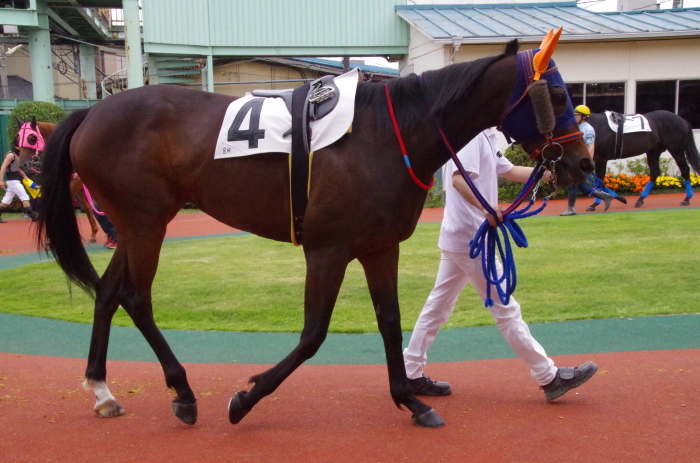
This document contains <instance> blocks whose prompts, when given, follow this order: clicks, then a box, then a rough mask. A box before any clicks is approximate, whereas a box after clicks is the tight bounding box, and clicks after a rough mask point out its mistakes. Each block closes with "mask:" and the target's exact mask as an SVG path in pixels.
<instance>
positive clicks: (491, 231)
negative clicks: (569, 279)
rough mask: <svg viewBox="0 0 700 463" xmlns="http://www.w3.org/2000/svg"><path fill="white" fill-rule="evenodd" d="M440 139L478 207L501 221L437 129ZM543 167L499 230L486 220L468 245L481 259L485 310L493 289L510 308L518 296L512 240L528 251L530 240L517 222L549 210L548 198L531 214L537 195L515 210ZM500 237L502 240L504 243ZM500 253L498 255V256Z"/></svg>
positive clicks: (537, 170) (542, 170) (540, 166)
mask: <svg viewBox="0 0 700 463" xmlns="http://www.w3.org/2000/svg"><path fill="white" fill-rule="evenodd" d="M438 130H439V131H440V135H441V136H442V139H443V141H444V143H445V145H446V146H447V148H448V150H449V152H450V156H451V157H452V160H453V161H454V163H455V165H456V166H457V170H458V171H459V173H460V174H461V175H462V178H464V181H465V182H467V185H469V188H471V190H472V192H473V193H474V196H475V197H476V199H477V200H478V201H479V204H481V206H482V207H483V208H484V209H486V212H488V213H489V214H491V215H492V216H494V217H498V216H497V214H496V211H495V210H494V209H493V208H492V207H491V205H490V204H488V202H487V201H486V199H484V197H483V196H482V195H481V193H480V192H479V190H477V188H476V186H475V185H474V182H472V179H471V178H470V177H469V174H468V173H467V171H465V170H464V167H463V166H462V163H461V162H460V161H459V158H457V155H456V154H455V152H454V150H453V149H452V146H451V145H450V144H449V142H448V141H447V137H446V136H445V134H444V132H443V131H442V129H440V128H439V127H438ZM546 170H547V169H546V168H545V167H544V163H542V162H539V163H537V165H536V166H535V168H534V169H533V170H532V174H530V177H529V178H528V180H527V182H525V184H524V185H523V188H522V189H521V190H520V193H518V196H517V197H516V198H515V200H514V201H513V203H512V204H511V205H510V206H508V208H507V209H506V210H505V211H503V212H502V216H503V221H501V222H499V223H498V225H497V226H495V227H494V226H492V225H491V224H490V223H489V221H488V220H484V223H482V224H481V227H479V230H478V231H477V232H476V236H475V237H474V239H473V240H471V242H470V243H469V256H470V257H471V258H472V259H476V258H477V257H479V256H481V268H482V271H483V273H484V277H485V278H486V300H484V305H485V306H486V307H492V306H493V298H492V297H491V287H492V286H495V287H496V291H497V292H498V298H499V300H500V301H501V302H502V303H503V304H508V303H509V302H510V296H511V295H512V294H513V292H515V287H516V286H517V283H518V277H517V273H516V271H515V259H514V258H513V248H512V246H511V244H510V237H511V236H512V238H513V242H514V243H515V244H516V246H518V247H520V248H526V247H528V242H527V238H526V237H525V233H524V232H523V230H522V228H520V225H518V224H517V223H516V222H515V221H516V220H518V219H524V218H526V217H531V216H533V215H536V214H539V213H540V212H542V210H543V209H544V208H545V207H546V206H547V202H548V200H549V198H544V203H543V204H542V206H540V207H539V208H537V209H535V210H533V211H530V209H531V208H532V206H533V205H534V204H535V199H534V195H533V198H532V199H530V200H529V201H528V204H527V205H526V206H525V207H523V208H522V209H520V210H516V209H517V208H518V206H520V205H521V204H522V203H523V201H524V200H525V198H526V197H527V195H529V194H530V193H531V192H532V191H533V190H534V189H535V187H536V186H537V185H538V184H539V182H540V180H541V179H542V176H543V175H544V174H545V172H546ZM550 170H552V172H554V166H553V165H551V166H550ZM501 235H502V237H503V239H501ZM497 252H498V254H496V253H497ZM496 255H498V257H499V259H500V261H501V263H502V265H503V272H502V273H501V275H499V274H498V264H497V260H496Z"/></svg>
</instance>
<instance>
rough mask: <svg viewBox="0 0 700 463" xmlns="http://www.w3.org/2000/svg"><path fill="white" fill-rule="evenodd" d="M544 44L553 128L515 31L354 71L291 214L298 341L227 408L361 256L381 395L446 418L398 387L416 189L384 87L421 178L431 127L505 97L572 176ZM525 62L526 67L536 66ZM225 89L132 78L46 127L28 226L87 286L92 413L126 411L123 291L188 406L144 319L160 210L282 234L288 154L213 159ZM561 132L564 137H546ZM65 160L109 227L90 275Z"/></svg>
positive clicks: (314, 318) (437, 147) (307, 335)
mask: <svg viewBox="0 0 700 463" xmlns="http://www.w3.org/2000/svg"><path fill="white" fill-rule="evenodd" d="M548 46H549V45H548ZM550 48H551V50H550V51H549V55H545V56H546V59H545V60H544V65H545V69H547V65H548V66H549V71H548V72H547V76H546V78H545V76H544V75H543V78H542V79H541V80H539V81H537V82H540V83H543V84H546V85H543V86H540V88H543V89H544V95H545V97H544V98H545V101H544V102H543V103H542V104H543V105H544V106H543V108H544V112H547V111H549V113H551V116H552V117H551V118H552V125H551V126H552V127H554V133H553V134H552V133H551V130H552V129H551V128H550V129H548V130H550V132H549V133H548V135H549V136H545V135H541V134H540V133H539V131H538V128H537V124H536V121H535V118H536V115H537V116H538V117H539V118H540V119H541V118H542V117H545V118H546V115H545V116H542V115H541V114H539V113H537V114H535V110H534V109H533V102H532V101H530V100H534V98H530V97H529V96H526V95H525V94H524V93H519V91H516V89H519V88H520V87H518V86H517V85H518V83H519V82H520V80H519V77H518V76H519V75H526V71H525V70H522V72H520V71H521V65H520V64H519V59H520V58H521V57H523V56H525V57H529V60H530V69H532V61H533V58H532V52H533V51H532V50H528V51H524V52H520V53H518V52H517V49H518V44H517V41H512V42H511V43H509V44H508V46H507V47H506V50H505V53H503V54H501V55H497V56H492V57H487V58H482V59H479V60H476V61H473V62H469V63H460V64H454V65H451V66H448V67H446V68H443V69H440V70H437V71H430V72H426V73H424V74H423V75H422V76H421V77H420V78H419V77H418V76H416V75H411V76H407V77H402V78H397V79H394V80H391V81H389V82H388V83H360V84H358V88H357V94H356V98H355V116H354V121H353V126H352V131H350V132H349V133H347V134H345V135H344V136H343V137H342V138H341V139H339V140H338V141H336V142H335V143H333V144H332V145H330V146H328V147H326V148H324V149H322V150H319V151H318V152H316V153H315V154H314V158H313V169H312V171H311V175H310V182H309V185H310V186H309V197H308V207H307V209H306V213H305V215H304V216H303V219H304V237H303V251H304V256H305V259H306V265H307V271H306V285H305V291H304V328H303V330H302V332H301V336H300V339H299V343H298V345H297V346H296V347H295V348H294V349H293V350H292V352H291V353H290V354H289V355H288V356H287V357H285V358H284V359H283V360H282V361H280V362H279V363H278V364H277V365H275V366H274V367H273V368H271V369H269V370H267V371H265V372H264V373H262V374H259V375H256V376H254V377H252V378H251V379H250V382H251V383H254V385H253V387H252V388H251V390H250V391H239V392H238V393H236V394H235V396H234V397H233V398H232V399H231V401H230V402H229V420H230V421H231V422H232V423H238V422H239V421H240V420H241V419H243V417H244V416H245V415H246V414H247V413H248V412H249V411H250V410H251V409H252V408H253V406H254V405H255V404H256V403H258V402H259V401H260V400H261V399H262V398H263V397H265V396H267V395H269V394H271V393H272V392H273V391H274V390H275V389H277V387H278V386H279V385H280V384H281V383H282V382H283V381H284V379H285V378H287V377H288V376H289V375H290V374H291V373H292V372H293V371H294V370H295V369H296V368H298V367H299V365H301V364H302V363H303V362H304V361H305V360H307V359H309V358H311V357H312V356H313V355H314V354H315V353H316V352H317V350H318V349H319V347H320V346H321V344H322V343H323V341H324V339H325V337H326V334H327V332H328V326H329V323H330V320H331V314H332V312H333V307H334V305H335V301H336V298H337V296H338V291H339V290H340V287H341V284H342V282H343V278H344V275H345V271H346V267H347V265H348V264H349V263H350V262H351V261H352V260H354V259H358V260H359V262H360V263H361V265H362V266H363V268H364V272H365V275H366V278H367V284H368V287H369V292H370V296H371V299H372V303H373V305H374V310H375V313H376V316H377V324H378V328H379V331H380V333H381V335H382V338H383V341H384V347H385V351H386V359H387V366H388V372H389V386H390V393H391V397H392V398H393V400H394V402H395V403H396V405H397V406H398V407H399V408H401V406H402V405H404V406H406V407H407V408H408V409H409V410H411V412H413V419H414V421H415V422H416V424H418V425H420V426H425V427H439V426H443V425H444V421H443V420H442V418H441V417H440V416H439V415H438V414H437V413H436V412H435V411H434V410H433V409H432V408H431V407H429V406H427V405H426V404H424V403H423V402H421V401H420V400H418V399H417V398H416V397H415V396H414V395H413V393H412V392H411V391H410V389H409V386H408V381H407V379H406V371H405V368H404V362H403V355H402V333H401V324H400V313H399V299H398V293H397V279H398V261H399V243H400V242H401V241H403V240H406V239H408V238H409V237H410V236H411V234H412V233H413V231H414V229H415V227H416V224H417V222H418V218H419V216H420V214H421V211H422V209H423V205H424V203H425V199H426V195H427V190H426V189H424V188H420V187H419V186H417V184H416V183H414V181H413V180H412V178H411V176H410V175H409V172H408V171H407V166H406V163H405V161H404V156H402V152H401V149H400V143H399V142H397V136H396V135H395V133H394V129H393V123H392V119H391V118H390V117H389V104H388V99H389V98H388V97H390V98H391V100H393V106H394V110H395V113H396V114H397V116H398V127H399V129H400V133H401V134H403V136H404V141H405V148H406V150H407V153H408V157H410V162H411V165H412V168H413V173H414V175H415V176H416V177H417V179H418V180H419V181H421V182H422V183H424V184H428V183H430V180H431V179H432V178H433V175H434V173H435V171H436V170H437V169H438V168H439V167H440V166H442V165H443V164H444V163H445V162H446V161H447V160H448V159H449V158H450V155H449V152H448V149H447V148H446V146H445V144H444V142H443V139H442V138H441V135H440V128H441V129H442V131H443V132H444V134H445V136H446V138H447V140H449V143H451V144H452V146H454V147H455V148H461V147H463V146H464V145H466V144H467V142H468V141H469V140H471V139H472V138H473V137H475V136H476V135H477V134H478V133H479V132H480V131H482V130H484V129H486V128H488V127H492V126H495V125H496V124H498V123H499V121H501V119H502V115H503V114H504V113H506V110H508V111H509V112H508V114H514V113H516V112H518V113H519V114H520V116H521V117H520V119H518V120H517V123H516V122H515V120H513V121H514V122H513V126H510V125H508V124H509V123H510V121H511V120H510V119H507V118H505V119H507V120H506V121H501V122H502V125H503V126H504V127H507V128H509V129H513V131H517V130H516V129H521V130H520V132H522V131H523V129H527V130H528V131H529V133H534V135H533V136H532V137H530V138H527V139H522V140H519V141H521V142H522V143H523V146H524V148H525V149H526V151H528V152H530V153H532V152H535V153H538V155H539V156H544V157H550V156H551V157H552V159H554V158H556V160H557V162H555V163H554V169H555V171H556V175H557V178H558V180H559V183H560V184H561V185H564V186H566V185H569V184H571V183H580V182H582V181H583V180H584V179H585V178H586V176H587V175H588V173H590V172H591V171H592V169H593V166H592V162H591V160H590V158H589V157H588V153H587V150H586V147H585V144H584V143H583V141H582V140H581V138H580V135H577V134H578V133H579V131H578V126H577V125H576V124H575V121H574V118H573V107H572V106H571V102H570V100H569V98H568V95H567V93H566V88H565V84H564V83H563V82H562V81H560V80H557V81H554V80H553V82H557V83H556V84H550V83H549V82H550V79H561V77H560V75H559V73H558V71H557V70H556V67H555V65H554V63H553V61H550V59H549V56H550V55H551V51H553V48H552V47H550ZM547 49H548V50H549V48H547ZM528 53H530V54H528ZM538 57H540V58H541V56H539V55H538ZM523 59H524V58H523ZM525 78H529V79H530V81H532V74H527V75H526V77H525ZM525 89H526V87H523V89H522V92H525ZM516 92H517V93H518V94H516ZM521 97H522V98H521ZM234 99H235V98H232V97H230V96H226V95H220V94H215V93H207V92H201V91H197V90H191V89H186V88H182V87H176V86H166V85H162V86H161V85H157V86H147V87H142V88H138V89H133V90H129V91H126V92H122V93H119V94H117V95H114V96H110V97H109V98H107V99H106V100H103V101H101V102H100V103H98V104H96V105H95V106H93V107H92V108H90V109H89V110H81V111H77V112H74V113H73V114H71V115H70V116H69V117H68V118H67V119H66V120H65V121H64V122H62V123H61V124H60V125H59V128H58V130H57V131H56V132H55V133H54V134H53V135H52V136H51V138H50V139H49V143H48V146H47V149H46V153H45V177H44V185H43V187H42V188H43V191H44V194H45V202H44V207H42V209H41V211H40V220H39V227H38V241H39V243H40V244H41V245H43V244H45V243H46V241H47V240H48V241H49V243H50V244H49V247H50V250H51V252H52V253H53V254H54V256H55V257H56V259H57V261H58V263H59V265H60V266H61V268H62V269H63V270H64V272H65V273H66V275H67V276H68V277H69V278H70V279H71V281H73V282H75V283H76V284H78V285H79V286H80V287H82V288H83V289H85V290H87V291H88V292H91V293H95V294H96V300H95V318H94V323H93V332H92V341H91V344H90V352H89V355H88V365H87V370H86V382H85V387H86V388H89V389H91V390H92V391H93V393H94V394H95V397H96V404H95V412H96V413H98V414H99V415H100V416H119V415H121V414H123V413H124V410H123V409H122V408H121V406H120V405H119V403H117V401H116V400H115V398H114V396H112V394H111V393H110V391H109V388H108V386H107V383H106V381H105V379H106V358H107V346H108V342H109V333H110V323H111V320H112V317H113V315H114V313H115V312H116V310H117V309H118V307H119V306H120V305H121V306H122V307H123V308H124V309H125V310H126V312H127V313H128V314H129V315H130V316H131V318H132V320H133V322H134V324H135V325H136V327H137V328H138V329H139V330H140V332H141V333H142V334H143V336H144V337H145V339H146V340H147V341H148V343H149V344H150V346H151V348H152V349H153V350H154V352H155V353H156V356H157V357H158V360H159V361H160V363H161V365H162V368H163V372H164V375H165V380H166V384H167V386H168V387H171V388H173V389H174V390H175V392H176V394H177V397H176V398H175V399H174V401H173V405H172V406H173V411H174V413H175V415H176V416H177V417H178V418H180V419H181V420H182V421H183V422H185V423H188V424H193V423H194V422H195V421H196V419H197V405H196V398H195V395H194V392H193V391H192V389H191V388H190V385H189V384H188V381H187V376H186V373H185V369H184V368H183V367H182V365H181V364H180V363H179V362H178V360H177V358H176V357H175V355H174V354H173V352H172V350H171V349H170V347H169V345H168V343H167V342H166V340H165V338H164V337H163V335H162V334H161V332H160V331H159V329H158V328H157V326H156V324H155V321H154V319H153V312H152V301H151V287H152V284H153V280H154V277H155V274H156V270H157V267H158V258H159V253H160V249H161V246H162V243H163V238H164V237H165V233H166V228H167V225H168V222H170V220H172V218H173V217H175V215H176V214H177V213H178V211H179V210H180V209H181V208H182V206H183V205H184V204H185V203H186V202H192V203H194V204H196V205H197V206H198V207H199V208H200V209H201V210H202V211H204V212H206V213H207V214H209V215H211V216H212V217H214V218H216V219H217V220H219V221H221V222H223V223H225V224H228V225H230V226H232V227H235V228H238V229H240V230H245V231H248V232H251V233H253V234H256V235H259V236H261V237H264V238H269V239H273V240H277V241H283V242H291V239H292V238H291V234H290V227H291V225H290V223H291V218H290V210H291V206H290V185H289V184H290V173H289V160H288V155H287V154H285V153H269V154H259V155H255V156H244V157H233V158H226V159H216V160H215V159H214V152H215V147H216V140H217V136H218V134H219V131H220V123H221V121H222V120H223V117H224V114H225V112H226V109H227V107H228V106H229V104H230V103H231V102H232V101H233V100H234ZM513 101H517V102H518V103H517V106H516V105H514V104H513ZM514 107H515V108H516V109H515V110H513V108H514ZM523 108H524V109H523ZM511 110H512V111H511ZM520 110H522V111H520ZM538 111H539V109H538ZM555 118H556V120H557V121H558V122H557V125H556V126H555V123H554V120H555ZM251 119H252V118H251ZM559 121H561V122H559ZM516 125H517V127H516ZM553 137H554V138H553ZM560 137H566V138H567V139H571V141H569V142H566V143H564V142H563V141H562V144H558V143H556V142H554V141H553V140H557V139H560ZM541 151H544V153H542V154H539V153H540V152H541ZM74 169H75V171H76V172H77V173H78V174H79V175H80V177H81V178H82V179H83V181H84V182H85V184H86V185H87V186H88V188H89V190H90V192H91V194H92V195H93V196H94V197H95V199H96V200H97V201H98V202H99V204H100V205H101V207H102V208H103V209H104V211H105V212H106V214H107V215H108V216H109V217H110V218H111V219H112V221H113V222H114V224H115V226H116V228H117V231H118V233H119V247H117V249H116V252H115V253H114V255H113V256H112V260H111V262H110V263H109V265H108V267H107V269H106V271H105V273H104V274H103V275H102V277H101V278H100V277H98V275H97V273H96V272H95V269H94V267H93V266H92V264H91V262H90V260H89V258H88V256H87V254H86V253H85V251H84V249H83V246H82V243H81V241H80V237H79V234H78V230H77V226H76V224H75V218H71V217H70V214H68V213H67V212H68V211H69V210H70V204H69V198H70V193H69V182H70V174H71V173H72V172H73V170H74ZM465 239H467V238H465Z"/></svg>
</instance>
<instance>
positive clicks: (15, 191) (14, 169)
mask: <svg viewBox="0 0 700 463" xmlns="http://www.w3.org/2000/svg"><path fill="white" fill-rule="evenodd" d="M5 173H7V181H5ZM24 177H26V175H25V173H24V172H22V171H21V170H20V168H19V156H18V155H16V154H15V153H13V152H12V151H10V152H8V153H7V154H6V155H5V159H4V160H3V162H2V165H0V183H2V185H3V186H4V187H5V196H3V198H2V201H0V223H7V222H5V221H4V220H2V213H3V212H5V211H6V210H7V208H9V207H10V204H12V199H13V198H14V197H15V196H17V197H18V198H19V200H20V201H22V206H24V210H25V211H26V212H27V215H28V216H29V217H31V219H32V222H34V221H36V213H35V212H34V211H32V208H31V207H30V205H29V195H28V194H27V191H26V190H25V189H24V187H23V186H22V178H24Z"/></svg>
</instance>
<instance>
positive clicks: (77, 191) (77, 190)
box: [17, 118, 99, 243]
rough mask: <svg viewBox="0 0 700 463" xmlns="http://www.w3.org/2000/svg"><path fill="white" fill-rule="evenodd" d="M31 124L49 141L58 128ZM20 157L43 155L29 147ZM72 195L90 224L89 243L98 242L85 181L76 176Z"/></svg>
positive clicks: (71, 186)
mask: <svg viewBox="0 0 700 463" xmlns="http://www.w3.org/2000/svg"><path fill="white" fill-rule="evenodd" d="M22 124H24V122H23V121H22V120H20V119H19V118H17V127H22ZM31 124H32V125H31V127H32V129H33V130H36V131H38V132H40V133H41V136H42V137H44V140H48V139H49V136H51V134H52V133H53V132H54V130H56V127H57V126H56V124H52V123H51V122H37V121H36V120H35V119H32V121H31ZM31 136H32V135H30V137H31ZM19 155H20V159H32V158H34V156H39V158H40V159H41V157H42V156H41V154H38V155H37V152H36V150H34V149H31V148H27V147H19ZM70 193H71V197H72V198H75V197H77V198H78V199H79V200H80V204H81V205H82V207H83V210H84V211H85V215H86V216H87V219H88V222H89V223H90V238H89V239H88V243H95V242H97V238H96V237H97V232H98V231H99V229H98V228H97V221H96V220H95V215H94V214H93V212H92V207H91V205H90V204H88V200H87V198H86V196H85V190H84V188H83V181H82V180H80V177H77V176H76V177H73V178H72V179H71V182H70Z"/></svg>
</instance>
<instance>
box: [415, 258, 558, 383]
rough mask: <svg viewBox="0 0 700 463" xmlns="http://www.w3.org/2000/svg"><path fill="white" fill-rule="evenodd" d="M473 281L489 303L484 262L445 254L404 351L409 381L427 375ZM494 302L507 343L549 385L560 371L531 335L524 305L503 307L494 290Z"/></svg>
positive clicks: (533, 372) (535, 375)
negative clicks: (444, 328)
mask: <svg viewBox="0 0 700 463" xmlns="http://www.w3.org/2000/svg"><path fill="white" fill-rule="evenodd" d="M499 267H500V263H499ZM499 270H500V268H499ZM470 281H471V282H472V283H474V287H475V288H476V290H477V292H478V293H479V296H481V298H482V299H485V298H486V278H485V277H484V274H483V272H482V269H481V260H480V259H479V258H477V259H472V258H470V257H469V254H468V253H455V252H449V251H443V253H442V259H441V261H440V269H439V270H438V278H437V281H436V282H435V288H434V289H433V291H432V292H431V293H430V297H428V301H427V302H426V304H425V306H424V307H423V311H422V312H421V314H420V317H418V321H417V322H416V328H415V329H414V331H413V335H412V336H411V341H410V342H409V346H408V348H407V349H406V350H405V351H404V361H405V364H406V373H407V375H408V377H409V378H416V377H419V376H420V375H421V374H423V368H424V367H425V362H426V361H427V354H426V353H427V350H428V348H429V347H430V345H431V344H432V343H433V341H434V340H435V336H436V335H437V331H438V329H439V327H440V326H441V325H442V324H444V323H445V322H446V321H447V320H448V319H449V317H450V315H451V314H452V311H453V310H454V306H455V303H456V302H457V297H458V296H459V293H460V292H461V291H462V289H464V286H465V285H466V284H467V283H468V282H470ZM492 298H493V300H494V306H493V307H489V310H490V312H491V315H493V317H494V319H495V320H496V326H497V327H498V329H499V331H500V332H501V334H502V335H503V337H504V338H505V340H506V342H508V345H510V347H511V348H512V349H513V351H514V352H515V354H516V355H517V356H518V357H519V358H521V359H522V360H523V361H524V362H525V363H526V364H527V365H528V366H529V367H530V375H531V376H532V377H533V378H534V379H535V380H536V381H537V382H538V383H539V384H540V385H542V386H543V385H545V384H549V383H550V382H551V381H552V380H553V379H554V376H555V375H556V372H557V368H556V367H555V366H554V362H553V361H552V359H550V358H549V357H547V354H546V353H545V351H544V348H542V346H541V345H540V344H539V343H538V342H537V340H535V338H533V337H532V335H531V334H530V329H529V328H528V326H527V324H526V323H525V322H524V321H523V319H522V315H521V313H520V305H519V304H518V303H517V302H516V301H515V299H514V298H513V297H511V298H510V301H509V303H508V304H506V305H503V304H502V303H501V301H500V300H499V298H498V295H497V294H495V291H494V290H493V289H492Z"/></svg>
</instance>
